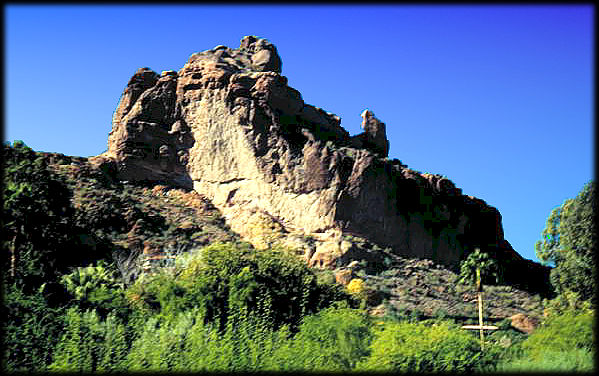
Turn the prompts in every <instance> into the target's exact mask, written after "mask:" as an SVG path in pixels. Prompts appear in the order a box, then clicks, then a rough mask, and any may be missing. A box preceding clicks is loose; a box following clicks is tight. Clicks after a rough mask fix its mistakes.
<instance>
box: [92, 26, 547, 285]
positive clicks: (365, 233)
mask: <svg viewBox="0 0 599 376" xmlns="http://www.w3.org/2000/svg"><path fill="white" fill-rule="evenodd" d="M281 66H282V63H281V59H280V57H279V55H278V53H277V50H276V47H275V46H274V45H272V44H271V43H270V42H268V41H267V40H265V39H259V38H256V37H253V36H248V37H244V38H243V39H242V41H241V45H240V47H239V48H237V49H230V48H228V47H225V46H217V47H215V48H213V49H212V50H208V51H204V52H201V53H195V54H193V55H192V56H191V57H190V58H189V60H188V61H187V63H186V64H185V65H184V66H183V68H181V69H180V70H179V71H177V72H175V71H166V72H162V74H161V75H158V74H157V73H155V72H153V71H152V70H150V69H149V68H141V69H139V70H138V71H137V72H136V73H135V74H134V75H133V77H132V78H131V80H130V81H129V83H128V85H127V87H126V89H125V91H124V93H123V95H122V97H121V100H120V103H119V105H118V107H117V109H116V111H115V113H114V117H113V128H112V131H111V132H110V136H109V140H108V150H107V152H105V153H104V154H102V155H100V156H97V157H94V158H92V159H91V161H92V163H94V164H96V165H98V166H110V167H111V168H113V169H114V170H115V171H116V177H117V178H118V179H120V180H129V181H146V182H151V183H160V184H166V185H171V186H178V187H182V188H187V189H193V190H195V191H197V192H198V193H201V194H202V195H204V196H206V197H207V198H209V199H210V200H211V201H212V203H213V204H214V205H215V206H216V207H217V208H218V209H219V210H220V211H221V212H222V213H223V215H224V216H225V218H226V219H227V221H228V223H229V224H230V226H231V228H232V229H233V230H235V231H236V232H238V233H240V234H241V235H242V236H244V237H245V238H246V239H247V240H248V241H250V242H252V243H253V244H254V245H255V246H257V247H259V248H260V247H267V246H271V245H275V244H281V245H286V246H290V247H294V248H297V249H298V250H299V252H301V253H302V254H303V256H304V257H305V258H306V260H307V261H308V262H309V263H310V264H311V265H317V266H322V267H334V266H340V265H342V264H347V263H349V262H351V261H353V260H360V259H364V258H370V259H372V260H375V259H376V258H377V257H379V259H380V257H382V256H381V255H380V254H378V255H375V254H368V253H369V251H368V250H365V249H364V248H360V247H357V246H356V245H355V244H354V243H352V241H351V240H350V237H348V236H352V237H358V238H362V239H365V240H367V241H368V242H372V243H373V244H376V245H378V246H379V247H381V248H386V249H387V252H391V253H394V254H397V255H402V256H410V257H418V258H429V259H432V260H435V261H437V262H439V263H442V264H444V265H447V266H448V267H450V268H454V269H455V268H456V267H457V266H458V264H459V261H460V260H461V259H462V258H463V257H464V256H465V255H467V254H468V252H470V251H472V250H473V249H474V247H480V248H481V249H483V250H485V251H487V252H489V253H490V254H492V255H493V256H494V257H495V258H496V259H498V260H499V261H500V262H501V263H502V264H503V265H504V275H505V278H506V279H507V280H509V281H512V282H513V283H515V284H520V285H526V284H527V283H526V280H527V279H529V278H530V279H535V278H536V279H538V281H545V280H546V277H547V275H548V269H547V268H544V267H541V266H540V265H538V264H535V263H532V262H528V261H526V260H524V259H523V258H522V257H520V256H519V255H518V254H517V253H516V252H515V251H514V250H513V249H512V247H511V246H510V244H509V243H508V242H507V241H506V240H505V239H504V236H503V230H502V224H501V215H500V213H499V212H498V211H497V209H495V208H493V207H491V206H489V205H487V204H486V203H485V202H484V201H483V200H480V199H477V198H475V197H471V196H467V195H463V194H462V191H461V190H460V189H459V188H456V186H455V185H454V184H453V183H452V182H451V181H450V180H449V179H447V178H445V177H442V176H439V175H431V174H423V173H420V172H417V171H414V170H412V169H409V168H408V167H407V166H406V165H404V164H402V163H401V162H400V161H399V160H397V159H389V158H387V156H388V151H389V142H388V140H387V138H386V135H385V131H386V125H385V124H384V123H383V122H381V121H380V120H379V119H377V118H376V117H375V115H374V113H373V112H372V111H369V110H366V111H364V112H363V113H362V117H363V122H362V127H363V129H364V132H363V133H361V134H359V135H355V136H350V134H349V133H348V132H347V131H346V130H345V129H344V128H343V127H341V125H340V123H341V119H340V118H339V117H338V116H336V115H334V114H332V113H330V112H326V111H324V110H322V109H320V108H318V107H315V106H313V105H310V104H307V103H305V102H304V100H303V99H302V96H301V94H300V93H299V92H298V91H297V90H295V89H293V88H291V87H289V86H288V85H287V79H286V77H285V76H283V75H281ZM379 253H380V252H379ZM383 253H384V252H383ZM524 277H525V278H524Z"/></svg>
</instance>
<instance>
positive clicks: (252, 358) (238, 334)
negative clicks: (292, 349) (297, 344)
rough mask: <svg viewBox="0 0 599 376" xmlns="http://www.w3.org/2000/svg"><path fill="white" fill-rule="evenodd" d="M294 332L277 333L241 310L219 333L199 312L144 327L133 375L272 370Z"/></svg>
mask: <svg viewBox="0 0 599 376" xmlns="http://www.w3.org/2000/svg"><path fill="white" fill-rule="evenodd" d="M288 335H289V332H288V330H287V329H285V327H283V328H282V329H279V331H277V332H274V331H272V330H271V329H270V328H269V325H268V324H267V323H266V322H265V320H263V318H260V317H256V316H250V315H247V313H246V314H244V313H241V312H238V314H236V315H235V317H230V318H229V319H228V320H227V327H226V328H225V330H224V331H222V332H221V331H219V330H218V328H217V326H216V325H215V324H211V323H208V324H207V323H204V319H203V317H202V314H201V312H200V311H199V310H188V311H186V312H181V313H179V314H177V316H176V317H174V318H170V319H166V318H165V319H158V318H157V317H154V318H152V319H150V320H148V322H147V323H146V324H145V325H144V327H143V330H142V333H141V334H140V336H139V337H138V339H137V340H136V341H135V342H134V344H133V346H132V349H131V352H130V354H129V356H128V362H129V370H130V371H161V372H166V371H182V372H202V371H211V372H215V371H223V372H224V371H229V372H235V371H237V372H244V371H245V372H247V371H257V370H262V369H265V368H268V367H269V364H270V363H271V361H272V353H273V351H274V349H276V348H280V347H282V343H283V342H284V341H286V340H287V337H288Z"/></svg>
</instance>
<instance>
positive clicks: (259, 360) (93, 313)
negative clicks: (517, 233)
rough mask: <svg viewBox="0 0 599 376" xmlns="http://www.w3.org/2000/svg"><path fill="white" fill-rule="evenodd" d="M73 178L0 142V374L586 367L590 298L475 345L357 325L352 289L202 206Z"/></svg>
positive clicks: (406, 322)
mask: <svg viewBox="0 0 599 376" xmlns="http://www.w3.org/2000/svg"><path fill="white" fill-rule="evenodd" d="M62 170H64V171H62ZM80 170H81V169H80V167H78V166H76V164H75V165H73V164H72V163H71V161H69V160H67V161H65V162H64V163H62V164H60V163H59V164H58V166H49V164H48V162H47V158H46V157H44V156H43V155H41V154H40V153H35V152H34V151H32V150H31V149H30V148H28V147H27V146H25V145H24V144H23V143H20V142H15V143H14V145H12V146H11V145H5V146H4V171H5V176H4V178H3V182H4V184H3V191H2V195H3V205H4V206H3V216H2V218H3V237H2V250H3V252H4V255H5V257H4V258H3V270H4V271H5V272H4V273H3V281H2V286H3V302H2V305H3V306H2V324H3V328H2V329H3V337H2V367H3V369H4V370H7V371H84V372H90V371H138V370H153V371H161V372H164V371H184V372H189V371H202V370H209V371H216V370H222V371H252V370H256V371H257V370H274V371H299V370H306V371H372V370H381V371H425V372H426V371H430V372H435V371H494V370H500V371H514V370H515V371H521V370H587V371H588V370H590V369H591V367H592V364H593V363H592V354H593V352H594V349H595V345H594V337H593V317H594V316H593V311H592V310H591V308H594V305H592V303H589V304H587V305H585V306H581V305H580V304H579V305H576V306H564V307H561V306H560V307H561V308H560V309H559V310H549V315H548V317H547V318H546V319H545V321H544V322H543V324H542V325H541V327H540V328H538V329H537V330H536V331H535V332H533V334H531V335H528V336H527V335H525V334H523V333H520V332H518V331H516V330H514V329H512V328H510V326H509V323H508V322H502V323H501V324H500V326H501V330H498V331H496V332H494V333H493V334H491V335H489V336H487V337H486V338H487V343H486V344H485V350H484V351H481V349H480V342H479V340H478V337H477V335H476V333H472V332H469V331H464V330H462V329H460V325H461V322H459V321H456V320H454V319H452V318H448V317H446V316H444V315H441V314H440V315H438V316H437V317H434V318H428V319H423V318H422V317H419V316H417V315H412V316H404V315H397V314H393V312H390V313H388V314H387V316H385V317H376V316H372V315H369V314H368V311H367V309H366V308H367V305H368V304H367V303H368V302H367V300H368V295H367V294H364V289H363V286H362V283H359V281H360V280H359V279H356V280H355V281H356V282H353V283H351V284H350V285H349V286H348V288H344V287H342V286H341V285H337V284H335V283H334V278H333V277H332V275H331V274H330V272H327V271H320V270H314V269H311V268H308V267H307V266H306V265H305V263H304V262H302V261H300V260H299V259H298V258H297V257H296V256H295V255H294V254H293V253H292V252H290V251H287V250H285V249H270V250H262V251H257V250H256V249H254V248H253V247H251V246H250V245H248V244H247V243H243V242H241V241H239V239H238V238H236V236H235V235H234V234H231V233H230V232H228V230H227V228H226V226H225V225H224V222H222V220H221V219H220V217H219V216H218V215H217V213H216V212H214V211H212V210H211V209H210V208H209V207H205V206H204V204H203V203H199V202H196V201H194V202H195V203H193V205H196V204H197V205H196V206H197V207H201V210H200V209H197V210H198V211H193V212H192V211H190V210H192V209H191V206H193V205H191V204H189V203H187V204H186V205H179V203H178V202H179V201H180V200H182V198H181V197H183V196H181V197H179V196H176V195H174V194H173V195H172V197H170V196H169V197H166V196H164V195H163V194H162V193H161V192H158V193H157V194H149V193H148V188H144V187H136V186H123V185H122V184H121V183H118V182H112V181H110V179H109V178H107V177H106V176H104V175H102V174H101V173H98V174H96V175H93V174H92V173H90V172H86V173H85V174H80V175H78V176H74V175H72V174H70V173H65V171H66V172H68V171H71V172H77V171H79V172H77V173H81V171H80ZM61 171H62V172H61ZM185 197H187V196H185ZM190 205H191V206H190ZM167 207H168V209H169V210H160V209H161V208H167ZM194 210H195V209H194ZM175 217H176V218H175ZM182 219H185V220H184V222H185V225H181V226H178V225H176V223H180V222H181V221H182ZM144 244H145V245H144ZM161 245H162V247H163V249H166V250H167V251H168V254H169V255H170V256H171V257H170V258H167V259H165V260H162V261H160V262H158V263H157V264H155V265H153V266H152V267H151V268H146V270H145V271H144V268H143V267H141V264H140V263H139V262H138V261H139V260H140V258H139V257H137V256H139V255H140V254H142V250H143V249H152V248H153V247H159V246H161ZM556 264H557V262H556ZM556 281H557V280H556ZM560 291H561V290H560ZM591 300H592V299H589V301H591ZM552 304H553V305H555V303H552ZM548 306H551V307H552V305H551V304H549V305H548Z"/></svg>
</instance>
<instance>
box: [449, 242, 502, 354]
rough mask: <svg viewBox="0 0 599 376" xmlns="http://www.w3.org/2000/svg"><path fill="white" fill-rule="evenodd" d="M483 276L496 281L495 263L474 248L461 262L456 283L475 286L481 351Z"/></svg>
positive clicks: (482, 342) (482, 348)
mask: <svg viewBox="0 0 599 376" xmlns="http://www.w3.org/2000/svg"><path fill="white" fill-rule="evenodd" d="M483 276H485V277H494V278H495V280H497V263H496V262H495V260H493V259H491V258H490V257H489V255H488V254H487V253H485V252H481V251H480V248H476V249H475V251H474V252H472V253H471V254H470V255H468V257H467V258H466V259H465V260H464V261H462V264H461V267H460V275H459V277H458V283H461V284H475V285H476V291H477V298H478V299H477V301H478V324H479V330H480V347H481V350H484V343H485V342H484V340H485V339H484V334H483V283H482V277H483Z"/></svg>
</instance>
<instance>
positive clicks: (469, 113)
mask: <svg viewBox="0 0 599 376" xmlns="http://www.w3.org/2000/svg"><path fill="white" fill-rule="evenodd" d="M4 10H5V30H4V31H5V85H6V86H5V129H4V138H5V140H9V141H14V140H23V141H24V142H25V143H26V144H27V145H29V146H30V147H32V148H33V149H35V150H39V151H52V152H60V153H64V154H67V155H78V156H92V155H97V154H100V153H102V152H103V151H105V150H106V145H107V139H108V133H109V132H110V130H111V118H112V113H113V111H114V110H115V108H116V106H117V104H118V101H119V97H120V95H121V93H122V91H123V89H124V88H125V86H126V84H127V81H128V80H129V78H130V77H131V76H132V75H133V73H134V72H135V71H136V70H137V69H138V68H140V67H146V66H147V67H150V68H152V69H153V70H155V71H157V72H160V71H162V70H169V69H174V70H179V69H180V68H181V67H182V66H183V65H184V64H185V62H186V61H187V59H188V58H189V56H190V55H191V54H192V53H194V52H198V51H203V50H207V49H210V48H212V47H214V46H216V45H219V44H223V45H226V46H228V47H231V48H237V47H239V42H240V40H241V38H242V37H243V36H245V35H257V36H260V37H264V38H267V39H269V40H270V41H271V42H272V43H274V44H275V45H276V46H277V48H278V51H279V54H280V56H281V58H282V60H283V74H284V75H285V76H286V77H287V78H288V79H289V85H290V86H292V87H294V88H296V89H298V90H299V91H300V92H301V93H302V96H303V99H304V101H305V102H306V103H310V104H313V105H315V106H318V107H321V108H323V109H325V110H327V111H329V112H333V113H335V114H337V115H339V116H340V117H341V119H342V121H341V125H342V126H344V127H345V128H346V129H347V130H348V131H349V132H350V133H351V134H352V135H353V134H357V133H359V132H361V130H360V121H361V118H360V113H361V112H362V111H363V110H364V109H365V108H369V109H370V110H372V111H373V112H374V113H375V115H376V116H377V117H378V118H379V119H381V120H382V121H383V122H385V123H386V124H387V136H388V138H389V141H390V146H391V148H390V153H389V157H390V158H398V159H400V160H401V161H402V162H403V163H404V164H407V165H408V166H409V167H410V168H413V169H415V170H418V171H422V172H429V173H437V174H442V175H445V176H447V177H448V178H450V179H451V180H452V181H453V182H454V183H455V184H456V185H457V186H458V187H460V188H462V189H463V193H464V194H467V195H472V196H476V197H479V198H481V199H483V200H485V201H486V202H487V203H489V204H490V205H493V206H495V207H496V208H497V209H499V211H500V212H501V214H502V217H503V226H504V231H505V236H506V239H507V240H508V241H510V243H511V244H512V246H513V247H514V249H515V250H516V251H518V252H519V253H520V254H521V255H523V256H524V257H526V258H529V259H533V260H537V258H536V256H535V252H534V243H535V241H537V240H538V239H539V238H540V234H541V231H542V230H543V228H544V226H545V221H546V219H547V217H548V216H549V213H550V211H551V210H552V209H553V208H554V207H557V206H559V205H560V204H562V202H563V201H564V200H565V199H567V198H572V197H575V196H576V194H577V193H578V192H579V191H580V190H581V188H582V187H583V185H584V184H585V183H586V182H588V181H589V180H590V179H592V178H593V176H594V164H593V159H594V158H593V157H594V143H593V140H594V137H593V136H594V135H593V131H594V127H593V122H594V118H593V116H594V112H593V95H594V86H593V84H592V83H593V73H594V70H593V66H594V51H593V45H594V40H593V24H594V18H593V13H594V8H593V6H591V5H584V4H582V5H573V6H565V5H549V6H536V5H526V6H525V5H513V6H500V5H483V6H475V5H467V6H466V5H449V6H440V5H426V6H415V5H414V6H412V5H400V4H398V5H376V6H364V5H334V6H316V5H303V6H292V5H279V6H275V5H270V6H258V5H250V6H208V5H199V6H183V5H179V6H149V5H135V6H108V5H95V6H72V5H71V6H66V5H60V6H58V5H54V6H33V5H10V4H9V5H5V8H4Z"/></svg>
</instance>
